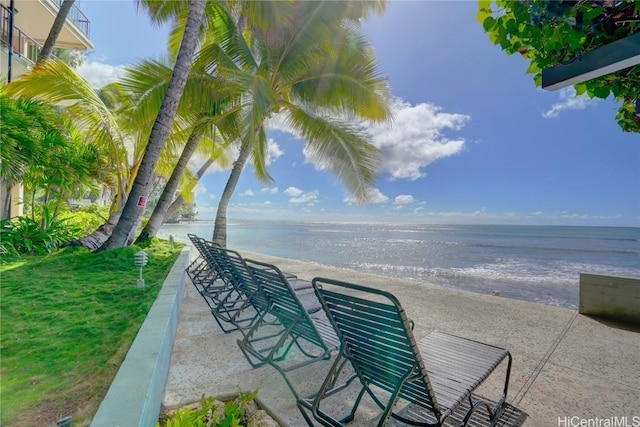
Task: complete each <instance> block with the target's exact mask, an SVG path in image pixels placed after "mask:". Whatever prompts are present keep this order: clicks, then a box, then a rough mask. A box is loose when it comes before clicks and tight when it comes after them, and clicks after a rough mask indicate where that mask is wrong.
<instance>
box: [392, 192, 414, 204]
mask: <svg viewBox="0 0 640 427" xmlns="http://www.w3.org/2000/svg"><path fill="white" fill-rule="evenodd" d="M415 201H416V200H415V199H414V198H413V196H412V195H410V194H401V195H399V196H396V198H395V200H394V203H395V204H396V205H409V204H411V203H413V202H415Z"/></svg>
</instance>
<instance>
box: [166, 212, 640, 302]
mask: <svg viewBox="0 0 640 427" xmlns="http://www.w3.org/2000/svg"><path fill="white" fill-rule="evenodd" d="M187 233H193V234H196V235H198V236H200V237H203V238H205V239H207V240H210V239H211V236H212V234H213V221H196V222H192V223H188V224H165V225H163V227H162V228H161V230H160V233H159V235H160V236H164V237H167V236H168V235H173V236H174V237H175V238H176V239H179V240H187ZM227 247H229V248H230V249H236V250H239V251H243V250H245V251H251V252H258V253H263V254H268V255H273V256H278V257H284V258H291V259H296V260H301V261H307V262H315V263H319V264H325V265H330V266H334V267H339V268H347V269H352V270H357V271H363V272H367V273H373V274H378V275H383V276H390V277H397V278H403V279H408V280H413V281H416V282H427V283H433V284H436V285H440V286H444V287H450V288H456V289H463V290H467V291H472V292H478V293H483V294H491V293H499V294H500V295H501V296H503V297H506V298H514V299H520V300H526V301H531V302H537V303H542V304H550V305H556V306H561V307H567V308H574V309H575V308H577V307H578V293H579V275H580V273H591V274H603V275H611V276H619V277H630V278H640V228H624V227H568V226H516V225H426V224H353V223H327V222H288V221H229V224H228V228H227ZM336 279H339V277H336Z"/></svg>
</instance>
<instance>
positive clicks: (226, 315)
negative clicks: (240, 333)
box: [187, 234, 242, 333]
mask: <svg viewBox="0 0 640 427" xmlns="http://www.w3.org/2000/svg"><path fill="white" fill-rule="evenodd" d="M188 237H189V239H190V240H191V242H192V243H193V245H194V247H195V248H196V249H197V250H198V253H199V255H198V257H197V258H196V259H195V260H194V261H193V262H192V263H191V264H190V265H189V267H187V275H188V276H189V278H190V279H191V283H193V286H194V287H195V288H196V290H197V291H198V293H199V294H200V295H201V296H202V298H203V299H204V301H205V302H206V303H207V305H208V306H209V309H210V311H211V314H212V315H213V318H214V319H215V321H216V323H217V324H218V326H219V327H220V329H221V330H222V331H223V332H224V333H229V332H232V331H235V330H236V329H237V326H236V325H234V326H233V327H231V328H230V327H228V326H227V324H228V323H229V321H230V320H231V317H232V316H233V315H234V314H235V308H237V307H238V305H241V304H242V302H241V301H240V300H241V298H240V296H239V295H238V294H237V293H236V292H235V289H234V287H233V285H232V284H231V283H230V282H229V280H228V278H227V276H228V275H227V274H226V272H225V271H223V270H221V268H220V266H219V264H218V263H217V262H216V260H215V257H214V256H213V254H212V252H211V248H212V247H215V245H214V244H213V243H211V242H208V241H206V240H204V239H203V238H200V237H198V236H196V235H194V234H188Z"/></svg>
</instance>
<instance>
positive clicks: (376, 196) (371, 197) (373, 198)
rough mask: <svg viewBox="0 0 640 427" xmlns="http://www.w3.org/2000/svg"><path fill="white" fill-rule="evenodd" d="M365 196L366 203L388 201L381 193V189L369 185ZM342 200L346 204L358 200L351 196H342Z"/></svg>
mask: <svg viewBox="0 0 640 427" xmlns="http://www.w3.org/2000/svg"><path fill="white" fill-rule="evenodd" d="M367 197H368V199H367V200H368V201H367V203H373V204H376V203H386V202H388V201H389V198H388V197H387V196H385V195H384V194H382V191H380V190H379V189H377V188H374V187H371V188H369V189H368V190H367ZM344 202H345V203H348V204H354V203H357V202H358V201H357V200H356V199H355V198H354V197H353V196H347V197H345V198H344Z"/></svg>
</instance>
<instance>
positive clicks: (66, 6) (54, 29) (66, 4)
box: [38, 0, 76, 62]
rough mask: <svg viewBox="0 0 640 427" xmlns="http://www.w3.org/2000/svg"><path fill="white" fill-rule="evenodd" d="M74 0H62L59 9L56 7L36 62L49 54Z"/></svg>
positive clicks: (46, 57)
mask: <svg viewBox="0 0 640 427" xmlns="http://www.w3.org/2000/svg"><path fill="white" fill-rule="evenodd" d="M75 1H76V0H64V1H63V2H62V5H60V9H58V13H57V14H56V19H55V20H54V21H53V25H52V26H51V30H49V35H48V36H47V40H45V42H44V46H42V50H41V51H40V55H38V62H40V61H44V60H46V59H48V58H49V57H50V56H51V53H52V52H53V48H54V46H55V44H56V41H57V40H58V36H59V35H60V32H61V31H62V27H64V22H65V21H66V20H67V16H68V15H69V11H70V10H71V8H72V7H73V3H75Z"/></svg>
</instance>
